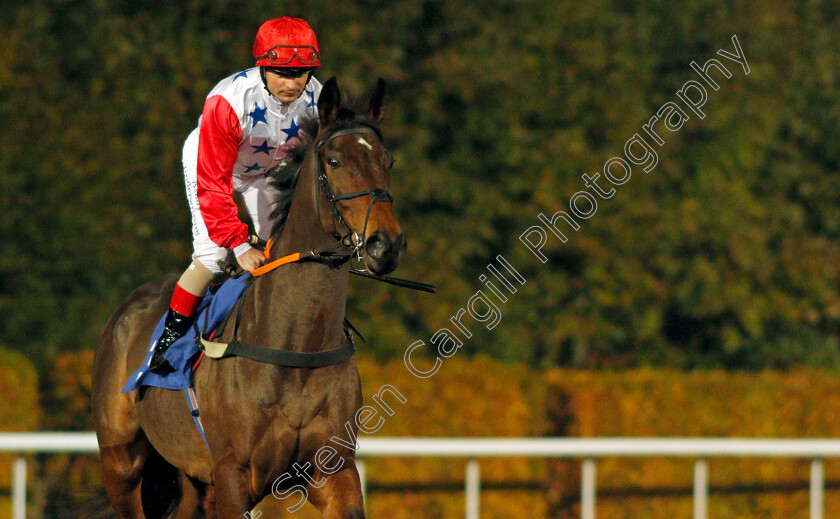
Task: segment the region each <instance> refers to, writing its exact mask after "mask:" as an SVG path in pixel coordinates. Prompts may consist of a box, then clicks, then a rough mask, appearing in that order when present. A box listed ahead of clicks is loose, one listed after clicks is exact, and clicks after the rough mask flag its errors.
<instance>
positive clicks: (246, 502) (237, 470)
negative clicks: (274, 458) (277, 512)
mask: <svg viewBox="0 0 840 519" xmlns="http://www.w3.org/2000/svg"><path fill="white" fill-rule="evenodd" d="M248 479H249V471H248V469H246V468H245V467H242V466H241V465H239V464H238V463H237V462H236V460H235V459H234V458H233V455H232V454H228V455H226V456H224V457H223V458H222V459H220V460H219V462H218V463H216V468H215V469H214V471H213V487H214V488H213V490H214V492H213V494H214V495H213V498H214V499H213V500H214V501H215V507H216V515H217V516H218V517H219V519H233V518H234V517H235V518H237V519H241V518H242V517H243V514H244V513H245V512H250V511H251V509H252V508H254V506H255V505H256V503H255V502H254V501H253V500H252V499H251V495H250V492H249V491H248Z"/></svg>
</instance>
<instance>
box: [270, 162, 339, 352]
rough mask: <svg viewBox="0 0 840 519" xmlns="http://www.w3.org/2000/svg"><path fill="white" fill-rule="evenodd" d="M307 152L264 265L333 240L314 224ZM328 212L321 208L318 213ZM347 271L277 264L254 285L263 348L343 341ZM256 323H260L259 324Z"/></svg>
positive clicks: (311, 172) (306, 347) (303, 348)
mask: <svg viewBox="0 0 840 519" xmlns="http://www.w3.org/2000/svg"><path fill="white" fill-rule="evenodd" d="M315 160H316V158H315V155H314V153H312V152H310V153H309V154H308V155H307V157H306V159H305V160H304V162H303V165H302V166H301V172H300V177H299V178H298V181H297V184H296V187H295V193H294V195H293V196H292V202H291V205H290V207H289V214H288V217H287V218H286V224H285V228H284V229H283V233H282V235H281V236H280V238H279V239H278V240H277V243H276V244H274V245H273V246H272V250H271V258H270V259H269V261H271V260H273V259H276V258H279V257H282V256H285V255H288V254H292V253H295V252H305V251H309V250H312V249H315V248H317V247H319V246H322V245H324V244H328V243H330V242H331V241H333V240H335V238H334V237H333V236H331V235H330V234H329V233H327V232H326V231H325V230H324V229H323V227H322V225H321V222H320V219H319V216H318V209H317V206H316V199H315V192H316V191H315V187H314V186H315V182H316V177H317V175H316V172H315V166H316V162H315ZM324 210H327V211H329V209H328V208H327V207H321V211H324ZM348 278H349V271H348V269H347V267H342V268H340V269H335V268H330V267H328V266H326V265H323V264H320V263H315V262H300V263H294V264H291V265H284V266H280V267H278V268H277V269H275V270H273V271H271V272H270V273H268V274H266V275H263V276H260V277H258V278H257V279H256V281H255V286H254V294H255V297H254V301H255V304H256V308H255V313H256V316H257V322H258V326H257V328H258V329H260V330H262V331H263V333H261V334H260V335H264V340H265V341H266V342H265V343H264V344H266V345H269V344H271V345H272V347H279V348H281V349H288V350H292V351H317V350H319V349H320V350H323V349H330V348H335V347H337V346H338V345H339V342H340V341H342V340H343V337H344V335H343V322H344V306H345V300H346V299H347V283H348ZM260 323H261V324H260Z"/></svg>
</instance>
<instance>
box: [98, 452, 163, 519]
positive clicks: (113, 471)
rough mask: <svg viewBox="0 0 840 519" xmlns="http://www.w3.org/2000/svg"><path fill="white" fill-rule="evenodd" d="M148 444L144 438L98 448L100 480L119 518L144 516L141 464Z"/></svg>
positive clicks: (145, 456) (128, 518) (132, 518)
mask: <svg viewBox="0 0 840 519" xmlns="http://www.w3.org/2000/svg"><path fill="white" fill-rule="evenodd" d="M149 450H150V446H149V443H148V441H147V440H146V439H145V438H140V439H138V440H137V441H136V442H133V443H128V444H121V445H109V446H106V447H102V448H100V453H99V462H100V465H101V466H102V482H103V483H104V484H105V491H106V492H107V493H108V499H109V500H110V501H111V506H113V508H114V512H116V514H117V516H118V517H119V518H120V519H145V517H146V516H145V514H144V513H143V496H142V493H141V490H142V483H143V465H144V464H145V462H146V458H147V457H148V453H149Z"/></svg>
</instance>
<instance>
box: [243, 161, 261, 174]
mask: <svg viewBox="0 0 840 519" xmlns="http://www.w3.org/2000/svg"><path fill="white" fill-rule="evenodd" d="M261 168H262V166H260V165H259V163H258V162H254V163H253V164H252V165H250V166H245V171H243V173H250V172H251V171H259V170H260V169H261Z"/></svg>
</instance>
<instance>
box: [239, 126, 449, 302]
mask: <svg viewBox="0 0 840 519" xmlns="http://www.w3.org/2000/svg"><path fill="white" fill-rule="evenodd" d="M360 133H372V134H374V135H377V137H378V136H379V134H378V133H377V132H376V130H374V129H373V128H370V127H368V126H358V127H356V128H348V129H345V130H339V131H337V132H335V133H333V134H332V135H330V136H329V137H327V138H325V139H323V140H321V141H320V142H319V143H318V145H317V146H315V155H316V159H317V160H316V162H317V168H318V171H317V173H318V178H317V179H316V180H315V182H314V186H313V188H312V190H313V196H314V197H315V210H316V214H317V217H318V221H319V222H320V221H321V197H320V190H323V191H324V196H325V197H326V199H327V201H328V202H329V204H330V212H331V213H332V221H333V229H334V233H333V234H334V236H335V238H336V241H333V242H331V243H329V244H327V245H325V246H322V247H316V248H313V249H311V250H308V251H305V252H295V253H292V254H289V255H287V256H283V257H280V258H277V259H274V260H272V261H270V262H268V263H266V264H265V265H263V266H262V267H259V268H257V269H254V270H252V271H251V274H252V275H253V276H261V275H263V274H266V273H268V272H271V271H272V270H274V269H275V268H277V267H279V266H281V265H286V264H288V263H294V262H297V261H304V260H306V261H318V262H322V263H326V264H328V265H331V266H332V267H334V268H335V267H340V266H341V265H343V264H344V263H346V262H347V261H350V259H352V258H353V256H354V255H355V256H356V259H357V260H358V261H359V262H360V263H361V259H362V258H361V250H362V247H364V244H365V240H366V238H367V227H368V220H369V219H370V212H371V209H373V204H375V203H377V202H387V203H389V204H392V203H393V202H394V199H393V197H391V194H390V193H388V191H386V190H385V189H382V188H380V187H375V188H373V189H368V190H367V191H354V192H352V193H344V194H340V195H334V194H333V192H332V189H331V188H330V183H329V181H328V180H327V172H326V170H325V168H324V156H323V154H322V153H321V147H322V146H324V144H326V143H327V142H329V141H330V140H332V139H335V138H336V137H341V136H342V135H351V134H360ZM365 195H369V196H370V203H369V204H368V208H367V213H366V214H365V225H364V227H363V228H362V234H361V235H359V233H358V232H356V231H354V230H353V228H352V227H350V224H348V223H347V221H346V220H345V219H344V215H342V214H341V211H339V210H338V207H337V206H336V202H340V201H342V200H352V199H354V198H359V197H362V196H365ZM339 225H340V226H341V227H343V228H344V230H345V231H346V234H343V235H342V234H341V233H340V232H339V230H338V229H339ZM254 238H256V241H255V242H253V243H252V244H255V243H256V244H258V242H260V241H261V240H260V239H259V238H257V237H256V236H254ZM272 241H273V240H269V242H268V243H265V242H262V244H263V245H264V246H266V247H267V248H266V249H265V256H266V258H269V257H270V251H271V244H272ZM342 249H343V250H342ZM223 268H225V269H227V268H228V267H223ZM350 273H351V274H356V275H359V276H363V277H367V278H371V279H375V280H377V281H383V282H385V283H390V284H392V285H397V286H401V287H405V288H410V289H412V290H420V291H423V292H430V293H434V291H435V287H434V286H432V285H429V284H426V283H420V282H418V281H410V280H406V279H399V278H394V277H389V276H383V275H379V274H373V273H370V272H367V270H366V269H364V268H362V269H357V268H351V269H350Z"/></svg>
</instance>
